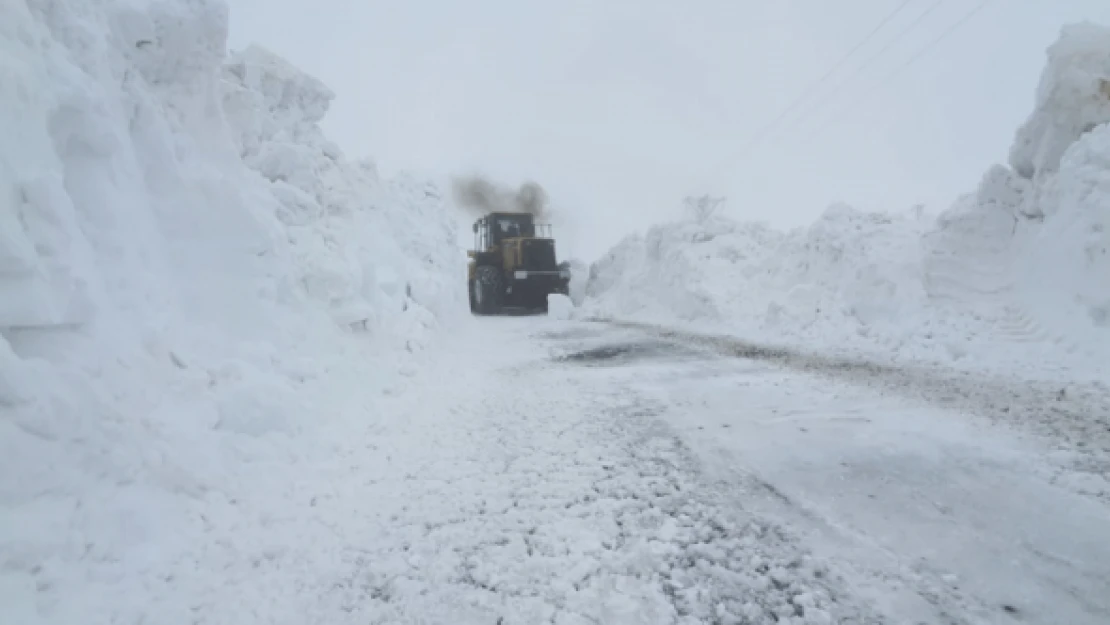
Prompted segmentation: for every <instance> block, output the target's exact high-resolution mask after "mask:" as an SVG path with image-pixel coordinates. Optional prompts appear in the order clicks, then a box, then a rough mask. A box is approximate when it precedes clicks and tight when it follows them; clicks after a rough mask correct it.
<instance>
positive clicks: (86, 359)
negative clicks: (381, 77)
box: [0, 0, 465, 623]
mask: <svg viewBox="0 0 1110 625" xmlns="http://www.w3.org/2000/svg"><path fill="white" fill-rule="evenodd" d="M2 12H3V18H2V19H0V56H2V58H3V59H4V61H3V63H0V101H2V106H3V110H4V115H3V116H2V117H0V135H2V136H3V137H4V141H3V143H2V144H0V192H2V196H0V202H2V205H0V519H2V520H0V561H2V562H4V566H3V567H2V570H0V604H3V605H4V610H3V611H4V614H5V620H6V621H10V622H12V623H17V622H18V623H35V622H43V623H63V622H65V623H76V622H88V623H93V622H96V623H107V622H139V621H142V620H144V618H145V619H146V620H147V621H148V622H150V621H151V620H153V621H158V622H187V621H191V620H192V619H193V618H194V616H195V612H191V610H194V609H196V606H195V605H190V604H188V603H186V599H187V600H188V601H193V602H200V603H204V602H205V601H206V597H210V595H208V594H206V593H220V592H225V593H227V592H230V593H233V592H234V589H233V587H234V580H235V579H239V578H242V577H243V576H245V575H252V576H257V575H266V574H267V570H268V569H267V567H268V566H271V565H272V563H273V562H274V556H273V553H274V552H273V548H274V547H275V546H276V545H284V547H282V549H285V550H286V552H287V553H288V549H290V548H292V549H299V548H301V547H299V546H297V545H296V544H293V545H291V544H290V543H289V536H290V535H296V533H294V534H289V535H284V534H278V533H275V532H276V530H275V529H273V527H275V525H274V524H271V523H267V522H262V521H260V520H259V519H260V518H261V517H262V516H266V515H270V514H272V510H275V509H281V508H282V506H283V505H286V504H284V503H282V502H286V501H288V506H287V507H288V509H289V510H292V509H294V508H295V507H296V506H299V505H307V504H306V503H304V502H302V501H301V500H300V498H297V497H295V493H294V492H293V491H294V490H296V489H295V488H294V485H295V484H298V483H300V482H299V481H298V480H299V479H301V478H306V476H308V475H311V474H312V471H314V470H318V469H317V468H316V467H318V465H319V459H320V458H326V457H327V455H328V451H327V450H328V449H329V446H328V442H327V441H329V440H334V439H335V438H336V437H342V436H343V433H344V432H349V431H351V428H357V429H358V430H359V431H364V430H365V428H367V427H369V426H370V425H372V424H373V423H374V422H376V421H378V420H381V419H383V418H387V417H386V416H383V415H380V414H378V413H377V412H376V410H375V401H376V398H377V397H379V396H380V394H381V393H382V391H383V389H384V390H389V389H392V388H394V387H395V386H396V385H397V384H403V381H404V376H405V373H406V371H410V370H411V368H412V367H413V366H416V364H417V363H416V360H417V359H418V358H419V357H420V356H419V354H420V350H421V347H422V346H423V345H424V344H425V343H426V342H427V341H428V340H429V339H430V337H433V336H434V334H435V332H436V331H437V328H441V327H443V326H444V325H445V324H448V325H449V324H452V323H454V322H455V321H454V315H455V314H456V313H455V311H462V310H465V303H464V301H463V296H464V295H465V293H463V292H462V290H463V288H462V287H461V286H458V285H461V284H462V282H461V281H460V280H458V279H457V274H458V272H459V271H460V267H461V265H460V264H459V251H458V249H457V246H456V244H455V241H456V233H455V223H456V216H455V215H453V214H451V213H450V211H449V210H448V209H447V208H445V206H444V204H443V202H442V201H441V196H440V192H439V190H437V189H436V188H435V187H434V186H432V185H430V184H426V183H424V182H422V181H419V180H414V179H411V178H405V177H402V178H398V179H394V180H384V179H382V178H380V177H379V176H378V175H377V173H376V172H375V169H374V167H373V165H371V164H369V163H364V162H350V161H348V160H347V159H346V158H345V157H344V156H343V154H341V153H340V151H339V150H338V149H337V148H336V146H335V145H334V144H333V143H331V142H330V141H328V140H327V139H326V138H325V137H324V136H323V135H322V134H321V132H320V130H319V127H318V126H317V123H318V122H319V121H320V119H321V118H322V117H323V116H324V114H325V113H326V111H327V108H328V103H329V101H330V100H331V99H332V97H333V94H332V93H331V92H330V91H329V90H328V89H327V88H326V87H325V86H324V85H322V84H321V83H320V82H319V81H317V80H315V79H314V78H312V77H310V76H307V75H306V74H304V73H303V72H300V71H298V70H296V69H295V68H293V67H291V66H289V65H288V64H287V63H285V62H283V61H282V60H281V59H279V58H277V57H275V56H274V55H272V54H270V53H267V52H266V51H264V50H262V49H260V48H251V49H248V50H245V51H243V52H241V53H238V54H235V55H234V56H231V57H230V58H229V56H228V54H227V52H226V50H225V45H226V40H227V27H228V7H227V5H226V4H225V3H224V2H222V1H219V0H55V1H52V2H28V3H24V2H18V1H16V2H6V3H5V4H4V8H3V10H2ZM382 123H388V120H383V122H382ZM306 479H307V478H306ZM290 497H292V499H288V500H287V499H286V498H290ZM264 511H271V512H264ZM289 516H290V517H291V516H292V514H290V515H289ZM267 518H271V517H267ZM278 525H280V523H279V524H278ZM244 527H252V528H254V529H253V530H251V531H252V534H251V536H250V539H249V540H246V539H245V537H244V536H243V534H242V533H241V532H242V531H245V530H243V528H244ZM289 531H292V530H289ZM314 531H315V532H318V531H319V530H314V529H313V528H312V526H311V525H304V526H298V529H297V530H296V532H298V533H299V532H304V533H305V534H304V536H309V535H313V534H312V532H314ZM306 540H307V538H306ZM321 540H323V539H321ZM198 545H206V547H205V548H204V549H203V550H202V551H203V553H201V551H198V549H200V547H198ZM305 548H307V547H305ZM266 554H269V555H266ZM252 561H253V562H254V563H255V564H254V568H253V570H252V566H251V565H250V562H252ZM260 563H262V564H260ZM267 563H270V564H267ZM238 567H243V570H242V571H239V568H238ZM259 567H261V568H259ZM235 571H239V572H238V573H236V572H235ZM205 580H209V581H205ZM212 580H215V581H212ZM220 580H222V581H220ZM209 582H211V583H209ZM275 583H277V582H275ZM205 584H208V586H211V587H208V586H205ZM223 586H226V587H223ZM274 590H275V598H274V601H273V606H272V607H273V609H274V610H280V609H281V607H282V605H284V604H281V601H290V600H291V599H289V598H282V597H291V596H292V594H293V589H292V588H291V587H290V588H286V589H284V590H288V591H289V592H288V593H284V590H283V589H282V588H277V587H275V589H274ZM283 593H284V594H283ZM211 596H215V595H211ZM222 605H224V607H225V609H230V608H229V604H227V603H226V602H225V603H224V604H222ZM256 607H257V606H256ZM243 609H244V610H245V609H246V608H245V607H244V608H243ZM252 609H254V608H252ZM144 615H145V617H144ZM190 615H192V616H190ZM240 616H244V617H245V616H246V615H245V613H244V614H242V615H240ZM254 616H258V615H257V614H255V615H254ZM222 618H226V619H227V622H245V621H243V620H239V621H235V615H234V614H233V613H232V612H225V613H224V614H222Z"/></svg>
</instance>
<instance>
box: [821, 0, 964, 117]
mask: <svg viewBox="0 0 1110 625" xmlns="http://www.w3.org/2000/svg"><path fill="white" fill-rule="evenodd" d="M944 1H945V0H936V1H935V2H933V4H931V5H929V8H927V9H925V11H924V12H923V13H921V14H920V15H918V16H917V18H916V19H914V20H913V21H912V22H910V23H909V24H907V25H906V27H905V28H903V29H902V30H901V31H900V32H899V33H898V35H897V36H895V37H894V39H891V40H890V41H888V42H887V44H886V45H885V46H883V47H882V48H880V49H879V50H878V51H877V52H875V53H874V54H872V55H871V56H869V57H868V58H867V60H865V61H864V62H863V65H860V66H859V67H857V68H856V71H855V72H854V73H852V75H851V76H849V77H848V79H847V80H845V81H844V82H842V83H840V84H838V85H837V86H836V87H834V88H833V90H832V91H830V92H829V93H828V94H826V97H825V99H824V100H823V101H822V102H821V104H824V103H827V102H828V101H829V99H830V98H832V97H833V96H835V95H836V94H838V93H840V92H841V91H843V89H844V86H845V85H847V84H849V83H851V82H852V81H853V80H854V79H855V78H856V77H857V76H859V75H860V74H862V73H863V71H864V70H865V69H867V68H868V67H871V64H872V63H874V62H875V61H877V60H878V59H879V58H880V57H882V56H883V55H884V54H885V53H886V52H887V51H888V50H890V49H891V48H892V47H894V44H896V43H898V42H899V41H901V40H902V39H903V38H904V37H905V36H906V35H908V34H909V33H910V31H912V30H913V29H915V28H917V26H918V24H920V23H921V22H922V21H923V20H924V19H925V18H926V17H929V15H931V14H932V13H933V11H935V10H937V7H939V6H940V5H942V4H944ZM820 108H821V105H820V104H819V105H818V106H817V107H814V108H811V109H810V110H809V113H808V114H807V115H806V117H807V118H808V117H810V116H811V115H812V114H813V113H815V112H817V111H818V110H820Z"/></svg>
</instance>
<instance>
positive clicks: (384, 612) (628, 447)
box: [324, 346, 881, 625]
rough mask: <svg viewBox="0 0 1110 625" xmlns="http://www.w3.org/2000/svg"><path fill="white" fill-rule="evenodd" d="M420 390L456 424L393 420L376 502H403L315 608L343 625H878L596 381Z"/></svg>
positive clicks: (475, 376) (461, 375)
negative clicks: (392, 453)
mask: <svg viewBox="0 0 1110 625" xmlns="http://www.w3.org/2000/svg"><path fill="white" fill-rule="evenodd" d="M508 349H512V346H508ZM434 377H437V378H438V379H440V380H441V382H440V388H439V393H440V394H441V395H443V394H446V395H448V397H449V399H448V400H447V401H449V402H450V403H451V404H452V405H453V406H455V408H456V409H455V411H454V414H450V415H449V416H448V417H447V418H445V416H444V414H443V413H440V414H435V411H428V410H426V408H425V409H424V410H423V411H421V410H420V409H419V408H420V407H419V406H415V407H414V408H413V410H412V412H411V413H409V414H406V415H404V416H403V419H404V422H405V423H406V424H407V428H408V433H407V434H406V435H405V436H403V437H399V438H398V439H397V440H395V441H394V445H395V446H397V447H406V448H408V449H409V450H410V451H414V452H416V453H417V454H418V455H419V456H420V457H419V458H418V459H416V458H414V459H413V461H412V462H411V463H410V464H411V465H412V466H413V467H415V468H414V469H413V470H414V471H416V472H415V473H414V474H413V475H412V479H410V480H407V481H404V482H403V483H402V484H396V483H394V484H392V485H391V486H389V485H387V486H388V487H389V488H397V487H406V490H405V491H404V498H403V500H404V503H403V505H400V506H397V505H396V502H395V503H394V504H392V505H393V508H392V509H391V510H389V511H385V510H383V514H387V515H388V518H389V520H388V522H387V523H385V525H384V534H383V535H382V536H381V537H380V538H379V539H378V540H375V541H373V543H372V544H366V545H358V546H352V547H351V549H350V550H349V552H348V553H347V554H346V556H345V559H346V561H347V564H346V566H345V569H346V572H345V573H343V574H341V575H340V576H339V577H338V578H337V580H336V582H335V585H334V586H333V587H332V589H331V591H329V592H328V593H327V596H326V597H325V598H324V601H325V603H326V604H327V605H329V606H331V608H332V609H331V610H329V611H331V612H334V613H338V614H345V615H348V616H349V617H350V621H349V622H352V623H353V622H359V623H445V624H446V623H451V624H463V623H484V624H490V625H492V624H496V623H502V624H505V625H508V624H510V623H521V624H523V623H529V624H530V623H553V624H556V625H577V624H585V623H604V624H616V625H619V624H622V623H630V624H631V623H636V624H645V623H679V624H683V625H685V624H693V623H720V624H725V623H750V624H753V625H754V624H762V623H791V624H797V625H811V624H822V625H823V624H827V623H843V624H849V623H851V624H860V625H862V624H865V623H879V622H881V621H880V620H879V619H878V618H877V617H875V616H873V615H870V614H869V613H868V611H867V610H866V609H864V608H861V607H860V606H858V605H856V603H857V602H856V601H855V600H853V599H852V598H851V597H849V596H847V595H846V594H845V593H844V591H843V590H842V588H843V587H844V586H843V585H842V582H841V580H839V579H838V578H837V577H836V576H835V575H833V574H832V573H830V571H829V569H828V568H826V567H825V566H824V565H823V564H822V563H821V562H818V561H815V560H814V559H812V558H810V557H808V556H807V555H806V554H805V553H804V552H802V551H801V550H800V549H799V548H798V547H797V546H796V545H795V544H794V543H793V542H792V541H791V539H790V538H789V537H787V536H784V535H783V534H782V533H781V532H780V531H779V530H778V529H776V527H775V526H773V525H770V524H767V523H765V522H763V521H761V520H758V519H754V518H746V517H744V516H742V513H741V512H740V511H737V510H736V509H735V508H734V507H732V506H730V505H728V504H725V503H724V502H723V501H722V500H721V499H719V497H718V496H717V495H716V494H715V493H714V491H713V490H712V489H709V488H707V487H706V485H705V484H703V483H702V481H701V477H700V475H699V473H698V471H697V469H696V463H695V462H694V460H693V459H692V458H691V457H690V455H689V453H688V452H687V450H686V449H685V448H684V446H683V444H682V443H681V442H680V441H679V440H678V439H677V438H676V437H675V436H674V435H673V434H672V433H670V432H669V430H667V429H666V428H665V427H663V426H661V425H660V423H659V422H658V421H657V414H658V411H659V410H660V408H659V407H658V406H655V405H653V404H651V403H649V402H647V401H646V400H644V399H643V398H641V397H638V396H636V395H635V394H632V393H631V392H630V391H629V390H628V389H627V388H620V387H616V386H612V387H610V386H609V385H608V384H606V383H605V381H606V379H605V377H604V376H603V375H602V376H600V377H599V374H598V372H597V371H596V370H586V369H583V368H576V367H570V366H565V365H559V364H554V363H547V364H537V363H536V362H534V361H530V360H523V359H519V358H506V362H503V368H501V369H496V370H493V371H491V370H489V369H484V370H483V368H482V367H474V366H472V367H470V370H469V371H465V372H458V374H457V375H456V376H455V377H454V379H451V378H447V377H444V376H434ZM460 471H461V472H462V473H463V475H460ZM444 483H446V484H448V485H449V486H450V487H449V488H429V486H430V485H432V484H440V485H441V484H444ZM385 488H386V486H383V487H382V490H384V489H385ZM367 495H368V496H373V495H374V493H367ZM384 507H389V505H387V506H384Z"/></svg>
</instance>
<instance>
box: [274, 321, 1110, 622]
mask: <svg viewBox="0 0 1110 625" xmlns="http://www.w3.org/2000/svg"><path fill="white" fill-rule="evenodd" d="M452 340H453V342H454V345H452V349H451V351H450V353H451V356H449V357H445V358H441V359H438V360H437V364H436V365H434V366H433V368H432V369H431V370H429V371H426V372H424V373H421V374H419V376H418V377H416V378H414V379H411V380H410V381H409V384H408V386H409V389H408V390H409V391H410V392H405V393H400V394H398V395H397V396H396V397H395V398H394V400H393V401H394V402H395V405H394V408H395V409H396V410H397V411H398V412H397V413H396V414H395V415H394V417H393V420H392V425H390V426H388V427H385V428H383V429H381V430H380V431H378V432H377V433H376V434H375V435H374V436H373V437H372V440H373V448H372V449H366V450H364V451H362V450H357V449H355V447H357V445H356V446H353V447H352V450H351V451H350V452H349V453H351V454H352V456H351V457H350V460H351V461H352V470H353V471H359V472H361V473H363V474H364V475H363V476H362V477H363V478H364V479H365V484H364V485H363V486H361V487H359V488H358V489H357V490H356V491H354V492H350V493H345V494H343V495H342V496H341V499H345V501H335V502H333V504H332V505H333V506H338V507H339V508H341V509H344V510H345V511H346V514H361V515H364V516H365V517H366V519H367V525H368V527H372V528H374V529H373V531H367V532H365V536H364V537H363V540H362V541H356V542H354V543H353V544H350V545H349V547H346V548H345V550H344V551H345V553H344V554H343V558H342V559H343V561H344V565H343V570H342V571H341V573H340V574H338V575H337V576H336V579H335V580H334V581H333V583H331V584H329V586H328V588H327V589H326V591H325V592H324V593H323V600H324V604H323V605H320V604H317V605H316V606H315V607H316V609H317V610H320V611H321V613H322V614H326V615H327V616H326V617H322V618H326V620H327V621H328V622H330V623H335V622H350V623H443V624H448V623H450V624H463V623H482V624H490V625H494V624H498V623H501V624H504V625H508V624H513V623H521V624H524V623H556V624H580V623H583V624H584V623H604V624H623V623H628V624H633V623H636V624H646V623H807V624H808V623H930V624H932V623H937V624H973V623H974V624H979V623H983V624H985V623H992V624H995V623H997V624H1005V623H1026V624H1027V623H1043V624H1046V625H1047V624H1062V623H1068V624H1070V625H1084V624H1091V625H1095V624H1105V623H1107V622H1110V508H1108V505H1107V499H1106V497H1105V492H1101V491H1099V490H1098V488H1099V487H1100V485H1104V484H1105V482H1104V481H1102V480H1103V476H1102V475H1101V474H1100V473H1099V472H1098V471H1095V470H1083V467H1088V468H1089V467H1090V466H1092V465H1091V462H1093V458H1095V457H1101V458H1104V457H1105V456H1100V454H1102V453H1104V452H1105V450H1099V453H1090V452H1087V453H1084V454H1080V455H1071V454H1064V455H1063V456H1059V457H1058V454H1059V453H1061V452H1056V454H1057V455H1054V454H1053V453H1052V452H1050V451H1049V446H1051V445H1053V443H1052V439H1051V437H1050V436H1049V435H1048V434H1044V433H1043V432H1039V431H1037V430H1036V429H1034V431H1033V432H1031V433H1029V434H1028V435H1026V434H1023V433H1022V432H1021V431H1020V430H1019V429H1015V428H1013V427H1011V426H1012V424H1005V423H997V422H995V421H993V420H991V419H987V418H983V417H981V416H977V415H973V414H970V413H966V412H961V411H960V410H956V409H951V408H940V407H937V406H936V405H934V404H931V403H930V402H928V401H924V400H923V399H922V398H920V397H918V398H913V397H910V396H909V395H906V396H901V395H899V394H898V393H892V392H885V391H883V392H881V391H880V390H877V389H876V388H867V387H865V386H861V385H859V384H849V383H847V382H845V381H843V380H839V381H838V380H837V379H829V378H822V377H819V376H816V375H813V374H807V373H799V372H792V371H790V370H789V369H788V368H779V367H776V365H772V364H767V363H761V362H758V361H753V360H747V359H740V358H736V357H728V356H722V355H719V354H717V353H714V352H711V351H707V350H705V349H704V348H703V347H699V346H697V345H692V344H690V343H689V342H683V341H681V340H677V339H675V340H672V339H661V338H658V337H653V336H651V335H650V334H648V333H645V332H644V331H642V330H638V329H617V328H613V327H609V326H600V325H594V324H585V323H573V322H557V321H554V320H550V319H544V318H515V319H514V318H497V319H478V320H476V322H475V327H474V329H473V331H472V332H469V333H467V334H466V335H465V336H459V337H456V338H454V339H452ZM1070 408H1076V407H1075V406H1070ZM1095 417H1097V415H1095ZM1100 440H1103V441H1104V440H1105V438H1102V439H1100ZM363 443H365V441H363ZM1057 447H1060V445H1057ZM1077 458H1085V459H1086V462H1087V464H1083V463H1081V462H1079V461H1078V460H1077ZM1099 466H1102V467H1104V466H1105V465H1099ZM1100 492H1101V494H1100ZM351 498H357V499H351ZM366 502H373V505H372V506H371V508H372V510H371V511H370V512H367V511H366V508H367V503H366ZM327 508H328V506H326V505H321V506H320V508H318V509H317V512H318V513H320V514H326V512H327ZM346 524H349V521H348V522H347V523H346ZM335 615H343V618H341V619H340V618H337V617H336V616H335ZM289 622H292V621H291V620H290V621H289Z"/></svg>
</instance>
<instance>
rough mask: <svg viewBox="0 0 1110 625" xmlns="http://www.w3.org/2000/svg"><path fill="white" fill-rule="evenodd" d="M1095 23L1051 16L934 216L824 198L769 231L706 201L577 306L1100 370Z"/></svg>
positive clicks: (603, 272)
mask: <svg viewBox="0 0 1110 625" xmlns="http://www.w3.org/2000/svg"><path fill="white" fill-rule="evenodd" d="M1107 121H1110V29H1107V28H1105V27H1101V26H1096V25H1093V24H1079V25H1073V26H1069V27H1067V28H1065V29H1063V31H1062V33H1061V37H1060V39H1059V41H1058V42H1057V43H1056V44H1054V45H1053V46H1052V47H1051V48H1050V49H1049V50H1048V64H1047V67H1046V69H1045V70H1044V75H1043V77H1042V79H1041V83H1040V87H1039V88H1038V92H1037V97H1036V103H1035V108H1034V111H1033V113H1032V114H1031V115H1030V117H1029V120H1028V121H1027V122H1026V123H1025V125H1023V126H1022V127H1021V129H1019V130H1018V132H1017V135H1016V139H1015V142H1014V146H1013V149H1012V150H1011V154H1010V162H1011V166H1010V167H1006V166H1003V165H996V166H994V167H992V168H991V169H990V170H989V171H987V172H986V173H985V174H984V176H983V178H982V181H981V183H980V185H979V188H978V189H977V190H976V192H975V193H972V194H968V195H966V196H964V197H962V198H960V199H959V200H958V201H957V202H955V204H954V205H953V206H952V207H951V208H950V209H949V210H947V211H945V212H943V213H941V214H940V215H939V216H936V217H935V218H933V217H930V216H927V215H926V214H925V212H924V210H923V209H922V208H921V207H915V208H913V209H911V210H909V211H905V212H903V213H866V212H863V211H859V210H856V209H854V208H852V207H850V206H846V205H843V204H837V205H833V206H831V207H830V208H829V209H828V210H827V211H826V212H825V213H824V214H823V215H822V216H821V217H820V218H819V219H818V220H817V221H816V222H815V223H814V224H812V225H811V226H809V227H807V228H799V229H795V230H792V231H789V232H780V231H776V230H774V229H771V228H769V227H767V226H765V225H762V224H758V223H737V222H735V221H732V220H730V219H728V218H726V217H722V216H720V215H714V216H711V217H710V218H709V219H706V220H701V221H695V220H688V221H684V222H680V223H673V224H665V225H660V226H656V227H653V228H651V229H649V230H648V231H647V233H646V234H643V235H633V236H631V237H629V238H627V239H625V240H624V241H623V242H621V243H620V244H618V245H617V246H616V247H614V248H613V249H612V250H611V251H610V252H609V253H608V254H607V255H606V256H605V257H603V258H602V259H600V260H599V261H597V262H596V263H594V264H593V266H592V267H591V271H590V279H589V283H588V285H587V287H586V291H587V302H586V305H585V307H584V312H586V313H588V314H590V315H593V316H597V317H610V318H623V319H637V320H643V321H653V322H657V323H669V324H674V323H680V324H684V325H686V326H704V327H707V328H710V327H711V328H713V330H714V331H729V332H733V333H740V334H743V335H745V336H747V337H750V338H755V339H760V340H766V341H769V342H774V343H786V344H790V345H794V346H806V347H808V348H812V349H819V350H833V351H848V352H854V353H866V354H867V355H868V357H870V358H874V359H880V360H891V361H900V360H901V361H904V360H927V361H933V362H938V363H944V364H947V365H956V366H960V367H972V368H979V367H988V368H998V367H1009V368H1010V369H1020V370H1021V371H1022V372H1023V373H1025V374H1030V375H1044V376H1063V377H1069V378H1075V377H1076V376H1079V377H1090V378H1093V379H1103V380H1105V379H1106V376H1107V374H1108V373H1110V366H1108V365H1110V252H1108V250H1110V223H1108V222H1110V125H1108V124H1107Z"/></svg>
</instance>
